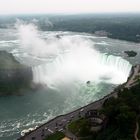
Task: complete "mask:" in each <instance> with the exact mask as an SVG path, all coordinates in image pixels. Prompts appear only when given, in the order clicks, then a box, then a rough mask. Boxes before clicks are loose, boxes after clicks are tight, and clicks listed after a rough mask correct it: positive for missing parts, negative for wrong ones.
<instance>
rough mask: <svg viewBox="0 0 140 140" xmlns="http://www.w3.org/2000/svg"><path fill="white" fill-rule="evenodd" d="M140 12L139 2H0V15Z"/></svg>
mask: <svg viewBox="0 0 140 140" xmlns="http://www.w3.org/2000/svg"><path fill="white" fill-rule="evenodd" d="M97 12H140V0H0V14H20V13H25V14H27V13H58V14H59V13H63V14H67V13H97Z"/></svg>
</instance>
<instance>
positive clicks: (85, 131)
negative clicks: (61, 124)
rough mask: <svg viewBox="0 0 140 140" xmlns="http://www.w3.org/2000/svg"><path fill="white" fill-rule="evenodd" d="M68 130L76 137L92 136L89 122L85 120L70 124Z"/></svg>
mask: <svg viewBox="0 0 140 140" xmlns="http://www.w3.org/2000/svg"><path fill="white" fill-rule="evenodd" d="M68 129H69V130H70V131H71V132H72V133H73V134H75V135H76V136H88V135H89V134H90V124H89V121H88V120H87V119H84V118H81V119H79V120H76V121H74V122H72V123H70V124H69V126H68Z"/></svg>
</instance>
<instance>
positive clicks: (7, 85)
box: [0, 51, 33, 95]
mask: <svg viewBox="0 0 140 140" xmlns="http://www.w3.org/2000/svg"><path fill="white" fill-rule="evenodd" d="M32 78H33V75H32V69H31V68H30V67H28V66H25V65H22V64H20V63H19V62H18V61H17V60H16V59H15V58H14V56H13V55H12V54H10V53H7V52H6V51H0V95H5V94H18V92H19V91H20V90H22V89H26V88H30V85H31V82H32Z"/></svg>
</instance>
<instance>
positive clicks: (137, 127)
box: [134, 121, 139, 140]
mask: <svg viewBox="0 0 140 140" xmlns="http://www.w3.org/2000/svg"><path fill="white" fill-rule="evenodd" d="M138 132H139V123H138V121H136V130H135V134H134V138H135V140H139V139H138Z"/></svg>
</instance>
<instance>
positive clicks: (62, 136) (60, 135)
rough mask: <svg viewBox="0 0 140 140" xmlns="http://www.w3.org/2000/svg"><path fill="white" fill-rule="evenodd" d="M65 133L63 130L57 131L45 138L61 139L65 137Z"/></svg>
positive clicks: (47, 139)
mask: <svg viewBox="0 0 140 140" xmlns="http://www.w3.org/2000/svg"><path fill="white" fill-rule="evenodd" d="M64 137H65V135H64V133H63V132H56V133H54V134H52V135H50V136H48V137H47V138H45V139H44V140H61V139H62V138H64Z"/></svg>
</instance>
